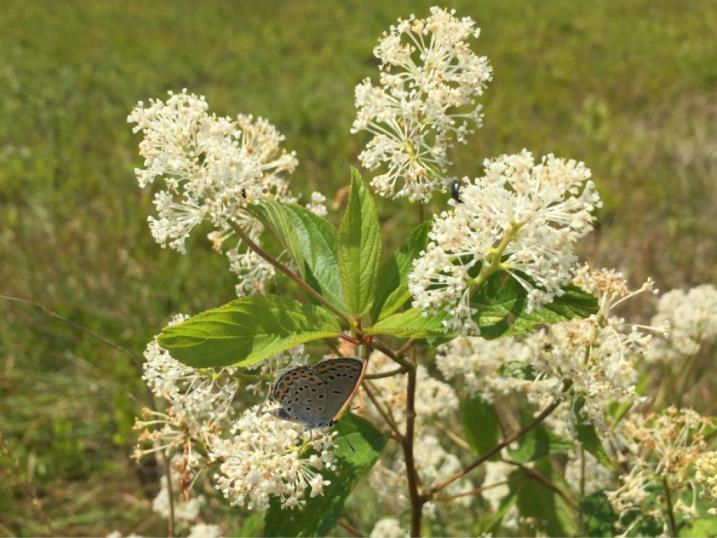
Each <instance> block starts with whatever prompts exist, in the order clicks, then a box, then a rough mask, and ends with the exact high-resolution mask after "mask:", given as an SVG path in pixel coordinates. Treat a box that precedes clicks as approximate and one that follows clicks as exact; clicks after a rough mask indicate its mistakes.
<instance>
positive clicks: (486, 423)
mask: <svg viewBox="0 0 717 538" xmlns="http://www.w3.org/2000/svg"><path fill="white" fill-rule="evenodd" d="M461 422H462V423H463V435H464V436H465V438H466V441H468V444H469V445H470V446H471V448H472V449H473V452H475V453H476V455H478V456H480V455H481V454H484V453H485V452H487V451H488V450H490V449H491V448H493V447H494V446H495V445H497V444H498V433H499V432H498V430H499V428H498V416H497V415H496V413H495V409H494V408H493V405H492V404H490V403H488V402H486V401H485V400H484V399H483V398H481V397H480V396H474V397H472V398H469V399H467V400H464V401H463V402H462V403H461ZM497 456H498V455H497V454H496V457H497Z"/></svg>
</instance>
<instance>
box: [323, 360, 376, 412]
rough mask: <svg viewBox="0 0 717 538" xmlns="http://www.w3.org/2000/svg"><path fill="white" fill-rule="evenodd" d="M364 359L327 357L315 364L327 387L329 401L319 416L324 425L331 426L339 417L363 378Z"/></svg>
mask: <svg viewBox="0 0 717 538" xmlns="http://www.w3.org/2000/svg"><path fill="white" fill-rule="evenodd" d="M363 366H364V364H363V361H362V360H360V359H354V358H350V357H343V358H340V359H327V360H324V361H321V362H320V363H319V364H317V365H316V366H314V368H313V370H314V372H316V374H317V375H318V376H319V377H320V378H321V380H322V381H323V383H324V387H325V389H326V397H327V403H326V406H324V407H325V409H324V410H323V411H322V412H321V416H320V417H318V418H319V419H320V420H321V422H322V425H324V426H330V425H331V424H333V422H334V420H336V419H337V416H336V415H337V414H338V413H339V412H340V411H341V410H342V408H343V407H344V404H345V403H346V401H347V400H348V399H349V398H350V397H351V395H352V394H353V392H354V389H355V388H356V386H357V385H358V383H359V381H360V379H361V373H362V372H363Z"/></svg>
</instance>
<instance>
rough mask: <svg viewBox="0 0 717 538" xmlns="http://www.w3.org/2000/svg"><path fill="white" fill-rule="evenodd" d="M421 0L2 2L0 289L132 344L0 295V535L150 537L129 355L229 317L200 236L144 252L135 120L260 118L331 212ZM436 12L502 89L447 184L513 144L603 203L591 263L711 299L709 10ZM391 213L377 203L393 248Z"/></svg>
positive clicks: (491, 2)
mask: <svg viewBox="0 0 717 538" xmlns="http://www.w3.org/2000/svg"><path fill="white" fill-rule="evenodd" d="M432 3H435V2H423V1H414V2H399V1H394V2H383V1H380V0H371V1H366V0H363V1H355V2H348V1H341V2H323V1H319V0H317V1H303V0H302V1H298V0H297V1H286V2H275V1H271V0H261V1H258V0H243V1H241V2H239V1H237V2H219V1H215V2H208V1H205V2H201V3H199V2H179V1H171V2H170V1H155V2H143V1H124V2H110V1H99V0H98V1H90V0H86V1H74V2H73V1H63V2H40V1H26V0H5V1H3V2H2V4H1V5H0V51H2V52H1V53H0V294H4V295H10V296H14V297H18V298H23V299H27V300H30V301H34V302H36V303H39V304H42V305H44V306H45V307H46V308H48V309H51V310H52V311H53V312H55V313H56V314H57V315H59V316H61V317H63V318H66V319H69V320H72V321H73V322H75V323H77V324H79V325H81V326H82V327H84V328H86V329H87V330H90V331H93V332H95V333H97V334H99V335H103V336H105V337H107V338H109V339H111V340H112V341H114V342H116V343H118V344H119V345H120V346H122V347H123V348H125V349H124V350H122V349H118V348H114V347H112V346H109V345H106V344H103V343H102V342H101V341H99V340H98V339H97V338H95V337H93V336H91V335H89V334H86V333H84V332H82V331H81V330H77V329H76V328H73V327H72V326H70V325H68V324H67V323H66V322H63V321H60V320H58V319H57V318H53V317H51V316H49V315H48V314H47V312H44V311H43V310H41V309H40V308H39V307H38V306H37V305H33V304H27V303H18V302H10V301H8V300H3V299H0V534H7V535H12V534H20V535H39V534H45V535H47V534H52V535H104V534H106V533H108V532H111V531H113V530H115V529H116V530H119V531H120V532H122V533H125V534H126V533H129V532H137V533H141V534H161V533H163V532H165V523H164V522H163V521H162V520H161V519H160V518H159V517H158V516H156V515H155V514H153V513H152V512H151V509H150V504H151V499H152V497H153V496H154V495H155V494H156V492H157V489H158V480H157V476H158V471H157V469H155V468H153V467H152V466H149V465H145V466H137V465H135V464H134V463H133V462H132V461H131V460H130V459H129V456H130V453H131V450H132V446H133V444H134V434H133V431H132V429H131V427H132V423H133V420H134V416H135V415H136V414H137V412H138V410H139V409H140V408H141V407H142V406H143V405H145V404H146V393H145V391H144V388H143V385H142V383H141V380H140V374H139V372H140V370H139V358H138V357H140V356H141V353H142V350H143V349H144V346H145V344H146V343H147V341H148V340H149V339H151V337H152V335H154V334H155V333H157V332H158V331H159V330H160V328H161V327H162V326H163V325H164V324H165V323H166V321H167V320H168V318H169V317H170V316H171V315H172V314H174V313H176V312H186V313H196V312H198V311H201V310H203V309H206V308H208V307H211V306H215V305H218V304H221V303H223V302H226V301H228V300H230V299H231V298H232V296H233V293H234V279H233V276H232V275H230V274H229V273H228V271H227V270H226V261H225V259H224V258H223V257H222V256H220V255H217V254H215V253H213V252H212V251H211V248H210V245H209V243H208V242H207V241H206V240H205V238H204V237H203V235H202V234H201V233H199V234H196V235H195V237H194V240H193V241H191V243H190V244H189V246H188V252H189V254H188V255H187V256H181V255H179V254H177V253H176V252H170V251H166V250H162V249H160V248H159V247H158V246H157V245H156V244H155V243H154V242H153V240H152V238H151V236H150V234H149V230H148V228H147V222H146V219H147V215H148V214H149V212H150V211H151V210H152V206H151V193H150V192H142V191H140V189H139V188H138V187H137V184H136V181H135V178H134V174H133V168H134V167H135V166H138V165H139V163H140V161H139V157H138V153H137V143H138V141H139V139H138V137H137V136H135V135H133V134H132V132H131V127H130V126H129V125H128V124H127V122H126V116H127V114H128V112H129V111H130V109H131V108H132V107H133V106H134V104H135V103H136V102H137V101H138V100H141V99H144V100H146V99H147V98H149V97H162V98H163V97H164V96H165V94H166V91H167V90H180V89H181V88H184V87H186V88H188V89H189V90H190V91H192V92H195V93H200V94H204V95H206V97H207V100H208V101H209V103H210V106H211V107H212V109H213V110H214V111H216V112H217V113H219V114H235V113H238V112H246V113H254V114H258V115H262V116H265V117H266V118H268V119H269V120H270V121H271V122H272V123H274V124H275V125H276V126H277V127H278V128H279V130H281V131H282V132H283V133H285V134H286V138H287V139H286V144H285V145H286V147H287V148H288V149H294V150H296V152H297V154H298V158H299V161H300V166H299V169H298V171H297V172H296V173H295V174H294V175H293V190H294V191H295V192H296V193H306V194H308V193H310V192H311V191H312V190H321V191H322V192H324V193H325V194H326V195H327V197H328V198H329V200H330V201H331V200H332V199H333V197H334V195H335V193H336V191H337V190H338V189H339V188H340V187H341V186H342V185H343V184H345V183H346V181H347V179H348V167H349V165H350V164H356V163H357V160H356V156H357V154H358V153H359V151H360V149H361V147H362V146H363V144H364V143H365V141H366V139H365V138H363V137H362V136H355V135H351V134H349V128H350V125H351V122H352V120H353V116H354V109H353V87H354V85H355V84H356V83H358V82H359V81H360V80H361V79H362V78H364V77H366V76H375V75H376V73H377V71H376V65H377V64H376V61H375V59H374V58H373V56H372V52H371V51H372V49H373V46H374V44H375V42H376V39H377V38H378V36H379V35H380V33H381V32H382V31H383V30H384V29H386V28H387V27H388V26H389V25H390V24H391V23H392V22H394V20H395V19H396V18H397V17H399V16H407V15H409V14H410V13H412V12H414V13H416V14H417V15H423V14H425V13H427V10H428V7H429V6H430V5H431V4H432ZM444 5H446V6H447V7H455V8H456V9H457V10H458V14H459V15H461V16H463V15H470V16H471V17H473V18H474V19H476V20H477V21H478V24H479V26H481V28H482V34H481V37H480V39H479V40H478V42H477V50H478V52H479V53H480V54H484V55H487V56H488V57H489V59H490V61H491V63H492V65H493V68H494V71H495V76H494V81H493V82H492V83H491V84H490V86H489V89H488V92H487V94H486V95H485V97H484V99H483V103H484V105H485V126H484V128H483V129H481V130H479V131H478V132H477V133H476V134H474V135H473V136H471V137H470V139H469V142H468V144H467V145H466V146H461V147H458V148H456V150H455V152H454V153H453V158H454V162H455V165H454V168H453V171H454V173H455V174H456V175H459V176H462V175H470V176H476V175H479V174H480V171H481V161H482V160H483V159H484V158H486V157H489V156H493V155H497V154H500V153H511V152H516V151H518V150H520V149H521V148H524V147H526V148H528V149H530V150H531V151H533V152H534V153H535V154H536V155H541V154H543V153H547V152H554V153H556V154H557V155H560V156H566V157H572V158H575V159H579V160H583V161H585V162H586V163H587V165H588V166H589V167H590V168H591V169H592V170H593V175H594V179H595V181H596V183H597V185H598V188H599V190H600V192H601V194H602V196H603V199H604V200H605V207H604V208H603V210H602V211H601V214H600V224H599V226H598V228H597V230H596V232H595V233H594V234H593V235H592V236H591V237H590V238H589V240H588V241H586V242H584V243H583V251H582V254H583V256H584V257H585V258H586V259H588V260H590V261H592V262H594V263H596V264H598V265H610V266H615V267H617V268H619V269H621V270H623V271H624V272H625V273H626V275H627V276H628V277H629V280H630V281H631V283H632V284H634V285H639V283H640V282H641V281H642V280H643V279H644V278H645V277H646V276H648V275H651V276H653V277H654V278H655V280H656V281H657V284H658V287H659V288H660V289H662V290H668V289H672V288H679V287H688V286H692V285H696V284H701V283H708V282H712V283H717V271H715V266H716V264H717V224H716V219H715V209H716V208H717V41H716V40H715V36H717V2H716V1H715V0H695V1H679V2H678V1H676V0H627V1H618V0H613V1H593V2H576V1H574V0H550V1H547V0H546V1H543V2H540V3H538V2H524V1H521V0H480V1H468V0H466V1H452V2H448V3H445V4H444ZM441 206H442V203H441V201H440V200H437V201H436V203H435V205H434V209H437V208H440V207H441ZM400 208H401V205H400V204H394V203H387V202H381V205H380V209H381V212H382V219H383V223H384V226H385V227H386V228H387V233H388V234H389V237H391V239H392V240H393V241H395V243H399V242H400V241H401V240H402V238H403V237H405V234H406V231H407V229H408V228H407V227H406V225H404V221H403V218H404V217H401V216H400V215H401V213H399V210H400ZM330 217H331V218H333V219H334V220H335V221H337V220H338V219H337V213H336V212H331V213H330ZM411 218H414V217H413V215H411ZM413 224H415V220H414V221H413V223H412V224H411V226H413ZM632 314H633V315H636V316H637V317H638V318H639V317H640V316H641V315H642V316H647V317H649V315H650V313H649V312H646V313H643V312H640V311H636V312H633V313H632ZM133 355H134V356H133ZM700 405H702V406H705V407H709V408H714V407H715V404H714V402H713V401H711V400H710V399H707V401H701V402H700ZM702 411H705V412H711V413H714V409H702Z"/></svg>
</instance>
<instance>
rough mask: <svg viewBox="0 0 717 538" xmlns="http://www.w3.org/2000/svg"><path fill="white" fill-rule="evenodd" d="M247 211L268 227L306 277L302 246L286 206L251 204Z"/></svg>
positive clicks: (278, 204)
mask: <svg viewBox="0 0 717 538" xmlns="http://www.w3.org/2000/svg"><path fill="white" fill-rule="evenodd" d="M247 209H248V210H249V212H250V213H251V214H252V215H254V216H255V217H257V218H258V219H259V221H260V222H261V223H262V224H263V225H264V226H266V227H267V228H268V229H269V230H271V232H272V233H273V234H274V236H275V237H276V238H277V239H278V240H279V241H280V242H281V244H282V246H283V247H284V248H285V249H286V250H288V251H289V254H290V255H291V258H292V259H293V260H294V264H295V266H296V268H297V269H298V270H299V273H300V274H301V276H302V277H303V276H304V257H303V255H302V251H301V245H300V244H299V239H298V237H297V235H296V232H295V230H294V227H293V225H292V223H291V220H290V218H289V214H288V211H287V209H286V206H285V205H284V204H280V203H278V202H274V201H272V200H266V201H265V202H263V203H261V204H250V205H249V206H248V207H247Z"/></svg>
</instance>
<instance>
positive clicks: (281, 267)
mask: <svg viewBox="0 0 717 538" xmlns="http://www.w3.org/2000/svg"><path fill="white" fill-rule="evenodd" d="M232 228H233V229H234V231H235V232H236V234H237V235H238V236H239V238H240V239H241V240H242V241H244V243H246V245H247V246H248V247H249V248H250V249H252V250H253V251H254V252H256V253H257V254H258V255H259V256H261V257H262V258H264V259H265V260H266V261H268V262H269V263H270V264H271V265H273V266H274V267H276V268H277V269H278V270H279V271H281V272H282V273H284V274H285V275H286V276H288V277H289V278H290V279H291V280H293V281H294V282H296V283H297V284H298V285H299V286H300V287H301V288H302V289H303V290H304V291H305V292H306V293H308V294H309V295H310V296H311V297H313V298H314V299H316V300H317V301H318V302H319V303H321V304H322V305H323V306H325V307H326V308H328V309H329V310H331V312H333V313H334V314H336V315H337V316H338V317H339V318H341V319H343V320H345V321H346V322H347V323H348V324H349V325H351V326H352V327H353V326H354V322H353V321H352V320H351V319H350V318H349V317H348V316H347V315H346V314H344V313H343V312H342V311H341V310H339V309H338V308H336V307H335V306H334V305H332V304H331V303H330V302H329V301H327V300H326V299H325V298H324V296H323V295H321V294H320V293H319V292H318V291H316V290H315V289H314V288H312V287H311V286H310V285H309V284H308V282H306V280H304V279H303V278H301V277H300V276H299V275H297V274H296V273H295V272H294V271H292V270H291V269H289V268H288V267H287V266H286V265H284V264H283V263H281V262H280V261H279V260H277V259H276V258H275V257H274V256H272V255H271V254H269V253H268V252H267V251H266V250H264V249H263V248H261V247H260V246H259V245H258V244H256V243H255V242H254V241H253V240H252V239H251V238H250V237H249V235H247V233H246V232H245V231H244V230H242V229H241V227H240V226H239V225H238V224H235V223H232Z"/></svg>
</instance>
